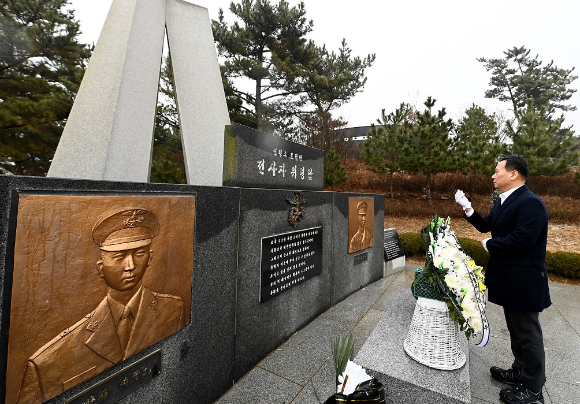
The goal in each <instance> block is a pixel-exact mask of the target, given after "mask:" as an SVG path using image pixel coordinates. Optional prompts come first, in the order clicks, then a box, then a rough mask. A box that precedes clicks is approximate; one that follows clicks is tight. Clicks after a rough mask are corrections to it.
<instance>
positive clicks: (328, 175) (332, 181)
mask: <svg viewBox="0 0 580 404" xmlns="http://www.w3.org/2000/svg"><path fill="white" fill-rule="evenodd" d="M346 181H348V176H347V175H346V170H345V168H344V166H343V165H342V164H341V163H340V155H339V154H338V153H337V152H336V148H334V147H333V148H332V149H330V152H329V153H328V155H327V156H326V161H325V164H324V185H326V186H330V187H331V189H332V190H334V186H335V185H342V184H344V183H345V182H346Z"/></svg>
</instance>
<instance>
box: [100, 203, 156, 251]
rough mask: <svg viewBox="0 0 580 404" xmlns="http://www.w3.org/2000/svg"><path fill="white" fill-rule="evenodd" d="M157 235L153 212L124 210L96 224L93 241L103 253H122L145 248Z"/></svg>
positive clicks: (133, 209)
mask: <svg viewBox="0 0 580 404" xmlns="http://www.w3.org/2000/svg"><path fill="white" fill-rule="evenodd" d="M158 233H159V221H158V220H157V216H155V214H154V213H153V212H151V211H150V210H147V209H142V208H125V209H122V210H120V211H118V212H115V213H113V214H112V215H109V216H107V217H105V218H104V219H102V220H101V221H100V222H98V223H97V224H96V225H95V227H94V228H93V240H94V242H95V244H96V245H98V246H99V248H100V249H101V250H103V251H122V250H129V249H133V248H139V247H143V246H146V245H148V244H149V243H151V240H152V239H153V237H155V236H156V235H157V234H158Z"/></svg>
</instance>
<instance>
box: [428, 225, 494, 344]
mask: <svg viewBox="0 0 580 404" xmlns="http://www.w3.org/2000/svg"><path fill="white" fill-rule="evenodd" d="M450 221H451V219H450V218H447V220H443V219H442V218H439V217H437V216H434V217H433V218H432V219H431V222H430V223H429V226H427V227H425V228H423V229H422V230H421V237H422V239H423V244H424V245H425V251H426V263H425V272H426V273H425V275H426V276H427V280H428V282H429V283H430V284H431V285H432V286H433V287H434V288H438V289H439V290H440V292H441V294H442V295H443V296H444V300H445V302H446V303H447V307H448V308H449V317H450V318H451V320H453V321H457V322H458V323H459V325H460V328H461V331H463V332H465V336H466V337H467V339H468V340H469V339H470V337H472V336H475V337H477V338H478V339H479V342H477V343H476V345H477V346H481V347H483V346H485V345H486V344H487V341H488V339H489V323H488V321H487V317H486V316H485V303H486V302H485V295H484V291H485V285H484V280H485V278H484V276H483V274H482V269H483V268H482V267H481V266H478V265H476V264H475V261H474V260H473V259H472V258H471V257H470V256H469V255H468V254H467V253H466V252H465V251H464V250H463V249H462V248H461V246H460V245H459V241H458V240H457V236H456V235H455V233H453V232H452V231H451V229H450V227H449V222H450Z"/></svg>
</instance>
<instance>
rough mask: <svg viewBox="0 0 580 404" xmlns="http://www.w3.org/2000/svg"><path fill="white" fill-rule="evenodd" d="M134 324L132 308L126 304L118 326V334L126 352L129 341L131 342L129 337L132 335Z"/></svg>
mask: <svg viewBox="0 0 580 404" xmlns="http://www.w3.org/2000/svg"><path fill="white" fill-rule="evenodd" d="M132 326H133V324H132V321H131V308H130V307H129V306H125V308H124V309H123V314H121V320H119V325H118V326H117V335H118V336H119V342H120V343H121V350H122V351H123V353H125V350H126V349H127V343H128V342H129V337H130V336H131V328H132Z"/></svg>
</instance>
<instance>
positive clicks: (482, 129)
mask: <svg viewBox="0 0 580 404" xmlns="http://www.w3.org/2000/svg"><path fill="white" fill-rule="evenodd" d="M456 134H457V136H456V139H455V155H456V156H457V157H458V168H459V170H460V171H461V172H463V173H464V174H471V176H472V181H471V182H472V192H473V189H474V187H475V176H474V175H475V174H476V173H482V174H485V175H492V174H493V170H494V167H495V165H496V163H497V159H498V157H500V156H502V155H503V154H505V151H506V146H505V144H503V143H502V141H501V134H500V129H499V125H498V118H497V117H496V115H495V114H491V115H488V114H487V113H486V112H485V110H484V109H483V108H481V107H479V106H477V105H475V104H473V105H472V106H471V107H470V108H468V109H467V110H466V111H465V116H463V117H462V118H461V119H460V120H459V122H458V124H457V131H456Z"/></svg>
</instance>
